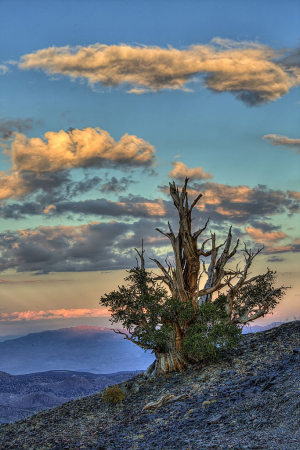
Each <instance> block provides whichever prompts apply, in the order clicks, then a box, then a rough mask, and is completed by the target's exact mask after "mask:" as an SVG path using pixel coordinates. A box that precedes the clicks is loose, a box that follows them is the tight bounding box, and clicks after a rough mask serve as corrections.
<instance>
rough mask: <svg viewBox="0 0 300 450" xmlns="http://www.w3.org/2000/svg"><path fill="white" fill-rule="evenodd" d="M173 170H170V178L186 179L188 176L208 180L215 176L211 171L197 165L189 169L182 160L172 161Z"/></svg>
mask: <svg viewBox="0 0 300 450" xmlns="http://www.w3.org/2000/svg"><path fill="white" fill-rule="evenodd" d="M171 164H172V166H173V170H171V172H169V174H168V177H169V178H176V179H177V180H184V179H185V178H186V177H188V178H190V179H191V180H193V179H194V180H207V179H210V178H213V176H212V175H211V174H210V173H209V172H204V170H203V169H202V167H195V168H194V169H189V168H188V166H187V165H186V164H184V163H183V162H180V161H175V162H171Z"/></svg>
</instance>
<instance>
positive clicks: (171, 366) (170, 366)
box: [144, 348, 188, 379]
mask: <svg viewBox="0 0 300 450" xmlns="http://www.w3.org/2000/svg"><path fill="white" fill-rule="evenodd" d="M187 367H188V361H187V359H186V358H185V357H184V356H183V354H182V352H181V351H179V350H177V349H176V348H170V349H169V350H168V351H167V352H155V361H154V362H153V363H152V364H151V365H150V366H149V367H148V369H147V370H146V372H145V374H144V376H145V378H147V379H151V378H155V377H157V376H159V375H164V374H167V373H169V372H184V371H185V370H186V368H187Z"/></svg>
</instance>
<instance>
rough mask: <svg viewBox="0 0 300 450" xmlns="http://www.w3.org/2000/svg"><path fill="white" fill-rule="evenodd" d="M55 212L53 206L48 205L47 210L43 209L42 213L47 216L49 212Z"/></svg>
mask: <svg viewBox="0 0 300 450" xmlns="http://www.w3.org/2000/svg"><path fill="white" fill-rule="evenodd" d="M55 210H56V206H55V205H49V206H47V208H45V209H44V211H43V213H45V214H49V213H50V212H51V211H55Z"/></svg>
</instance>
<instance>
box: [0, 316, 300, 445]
mask: <svg viewBox="0 0 300 450" xmlns="http://www.w3.org/2000/svg"><path fill="white" fill-rule="evenodd" d="M299 362H300V321H295V322H290V323H287V324H283V325H281V326H280V327H278V328H274V329H271V330H269V331H265V332H262V333H256V334H247V335H244V336H243V338H242V340H241V342H240V344H239V345H238V347H237V348H236V349H235V350H233V351H232V352H231V353H227V354H225V355H223V358H222V359H220V360H219V361H217V362H215V363H210V364H207V365H201V366H200V365H199V366H191V367H190V368H189V369H188V370H187V371H186V372H184V373H182V374H171V375H169V376H163V377H159V378H158V379H157V380H155V381H154V382H150V381H145V380H144V379H143V377H142V375H138V376H136V377H134V378H133V379H131V380H129V381H126V382H123V383H121V384H119V387H120V388H122V389H123V390H124V392H125V393H126V398H125V399H124V400H123V402H122V403H121V404H119V405H116V406H110V405H107V404H106V403H105V402H104V400H103V399H102V393H101V392H100V393H98V394H94V395H91V396H88V397H84V398H82V399H80V400H75V401H71V402H68V403H64V404H63V405H61V406H59V407H57V408H53V409H51V410H48V411H43V412H41V413H39V414H37V415H35V416H32V417H30V418H28V419H26V420H21V421H18V422H15V423H14V424H11V425H2V426H1V427H0V449H1V450H6V449H34V450H42V449H47V448H49V449H54V450H61V449H76V448H81V449H90V450H92V449H94V450H96V449H97V450H100V449H102V450H104V449H105V450H117V449H119V450H134V449H137V450H146V449H149V450H152V449H160V450H167V449H170V450H171V449H172V450H175V449H180V450H181V449H184V450H196V449H197V450H202V449H203V450H204V449H216V450H229V449H235V450H237V449H239V450H242V449H244V450H246V449H247V450H254V449H257V450H266V449H268V450H296V449H297V450H298V449H299V448H300V370H299V367H300V364H299ZM166 394H170V395H171V394H172V395H173V396H175V397H177V396H182V395H183V397H181V399H180V400H178V401H173V402H168V403H166V404H163V405H162V406H160V407H158V408H157V409H154V408H149V409H146V410H144V411H143V408H144V407H145V406H146V405H147V404H148V403H149V402H153V401H157V400H159V399H161V398H162V396H164V395H166Z"/></svg>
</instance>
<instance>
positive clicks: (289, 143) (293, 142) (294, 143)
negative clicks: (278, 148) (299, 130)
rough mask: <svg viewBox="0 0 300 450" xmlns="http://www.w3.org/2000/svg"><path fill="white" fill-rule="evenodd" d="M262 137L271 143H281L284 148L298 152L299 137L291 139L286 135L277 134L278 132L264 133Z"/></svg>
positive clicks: (299, 149) (299, 151)
mask: <svg viewBox="0 0 300 450" xmlns="http://www.w3.org/2000/svg"><path fill="white" fill-rule="evenodd" d="M263 139H265V140H266V141H268V142H269V143H270V144H272V145H283V146H284V147H286V148H289V149H291V150H294V151H295V153H300V139H291V138H289V137H287V136H279V135H278V134H266V135H265V136H263Z"/></svg>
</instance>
